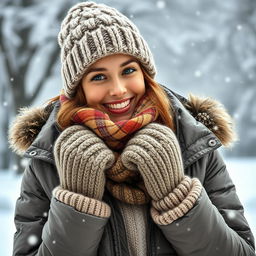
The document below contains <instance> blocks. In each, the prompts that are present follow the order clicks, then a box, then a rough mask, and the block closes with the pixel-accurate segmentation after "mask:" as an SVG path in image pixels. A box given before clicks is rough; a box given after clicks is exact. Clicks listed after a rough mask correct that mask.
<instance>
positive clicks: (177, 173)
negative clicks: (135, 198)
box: [121, 123, 202, 225]
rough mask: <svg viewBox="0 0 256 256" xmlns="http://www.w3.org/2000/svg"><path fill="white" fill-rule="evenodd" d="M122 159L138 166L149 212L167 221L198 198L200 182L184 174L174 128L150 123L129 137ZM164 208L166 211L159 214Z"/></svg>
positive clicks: (178, 214) (185, 210)
mask: <svg viewBox="0 0 256 256" xmlns="http://www.w3.org/2000/svg"><path fill="white" fill-rule="evenodd" d="M121 160H122V162H123V164H124V166H126V167H127V168H128V169H130V170H136V169H138V170H139V172H140V174H141V175H142V177H143V181H144V183H145V187H146V189H147V191H148V193H149V195H150V196H151V198H152V205H153V207H152V209H151V215H152V217H153V219H154V221H155V222H156V223H159V224H163V225H167V224H169V223H171V222H172V221H173V220H174V219H175V218H176V219H177V218H178V217H181V216H183V215H184V214H185V213H186V212H188V210H190V209H191V208H192V207H193V206H194V204H195V202H196V200H197V199H198V197H199V195H200V192H201V188H202V185H201V183H200V181H199V180H198V179H196V178H194V179H192V180H191V178H190V177H188V176H185V175H184V171H183V163H182V157H181V152H180V147H179V143H178V141H177V139H176V136H175V134H174V133H173V131H172V130H171V129H170V128H168V127H166V126H164V125H161V124H157V123H150V124H148V125H147V126H145V127H144V128H142V129H141V130H139V131H138V132H137V133H136V134H135V136H134V137H133V138H132V139H131V140H129V142H128V143H127V145H126V147H125V149H124V151H123V153H122V155H121ZM163 212H167V214H164V215H163V216H161V217H159V216H158V215H161V214H162V213H163Z"/></svg>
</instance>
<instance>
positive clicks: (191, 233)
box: [10, 87, 255, 256]
mask: <svg viewBox="0 0 256 256" xmlns="http://www.w3.org/2000/svg"><path fill="white" fill-rule="evenodd" d="M164 88H165V87H164ZM165 90H166V91H167V93H168V95H169V98H170V100H171V102H172V105H173V111H174V118H175V122H176V127H177V131H176V133H177V138H178V140H179V143H180V146H181V150H182V156H183V161H184V167H185V173H186V175H189V176H191V177H197V178H198V179H199V180H200V181H201V183H202V184H203V187H204V188H203V190H202V193H201V196H200V198H199V199H198V201H197V202H196V204H195V206H194V207H193V208H192V209H191V210H190V211H189V212H188V213H187V214H186V215H185V216H183V217H182V218H180V219H178V220H176V221H175V222H173V223H172V224H170V225H166V226H159V225H156V224H155V223H154V222H153V221H152V219H151V217H150V215H149V214H148V223H149V230H148V232H147V235H148V237H147V239H148V240H147V241H148V243H147V244H148V248H147V251H148V255H180V256H185V255H187V256H214V255H216V256H231V255H232V256H252V255H255V252H254V238H253V235H252V232H251V230H250V228H249V226H248V223H247V221H246V219H245V217H244V210H243V206H242V205H241V203H240V201H239V199H238V196H237V194H236V189H235V186H234V184H233V182H232V180H231V179H230V177H229V174H228V172H227V170H226V166H225V164H224V162H223V160H222V158H221V156H220V154H219V153H218V151H217V150H216V149H217V148H218V147H219V146H220V145H221V142H222V143H224V144H228V143H229V142H230V141H231V139H232V130H231V128H230V126H229V121H228V115H227V113H226V112H225V110H224V109H222V108H221V107H220V106H218V104H217V103H216V102H214V101H210V100H208V99H200V98H196V97H193V98H191V99H190V101H187V100H186V99H184V98H182V97H180V96H179V95H176V94H175V93H173V92H171V91H170V90H169V89H167V88H165ZM58 108H59V103H58V102H57V103H55V104H52V105H50V106H48V107H46V108H44V109H43V108H42V109H40V108H36V109H32V110H31V109H30V110H27V111H25V112H23V113H22V114H21V115H20V116H19V117H18V118H17V119H16V121H15V122H14V124H13V126H12V128H11V131H10V138H11V145H12V147H13V149H14V150H15V151H16V152H18V153H24V152H25V151H26V152H25V157H29V158H30V161H29V163H28V166H27V168H26V170H25V172H24V175H23V180H22V185H21V193H20V197H19V198H18V199H17V203H16V210H15V224H16V228H17V231H16V233H15V235H14V247H13V255H26V256H32V255H38V256H39V255H40V256H50V255H51V256H53V255H54V256H65V255H67V256H85V255H100V256H103V255H104V256H114V255H117V256H126V255H129V251H128V248H127V238H126V234H125V232H124V230H125V227H124V221H123V219H122V215H121V213H120V211H119V209H118V207H117V205H116V202H115V200H113V198H112V197H111V196H110V195H109V194H108V192H107V191H106V192H105V194H104V198H103V200H104V201H105V202H106V203H108V204H109V205H110V207H111V210H112V214H111V217H110V218H109V219H103V218H99V217H96V216H92V215H88V214H85V213H81V212H78V211H76V210H75V209H73V208H72V207H70V206H68V205H65V204H63V203H62V202H60V201H58V200H56V199H55V198H54V197H52V190H53V189H54V188H55V187H56V186H57V185H59V178H58V174H57V171H56V168H55V163H54V158H53V152H52V149H53V145H54V142H55V140H56V138H57V137H58V135H59V133H60V131H58V129H57V126H56V114H57V112H58ZM196 119H197V120H201V121H202V122H204V124H205V125H206V126H208V128H210V129H212V130H214V131H215V134H214V133H213V132H212V131H210V129H208V128H207V127H206V126H205V125H204V124H202V123H201V122H198V121H197V120H196ZM148 213H149V211H148Z"/></svg>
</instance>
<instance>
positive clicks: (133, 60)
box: [85, 59, 138, 75]
mask: <svg viewBox="0 0 256 256" xmlns="http://www.w3.org/2000/svg"><path fill="white" fill-rule="evenodd" d="M131 62H136V63H138V61H137V60H135V59H131V60H127V61H125V62H123V63H122V64H121V65H120V67H124V66H126V65H128V64H130V63H131ZM99 71H107V69H106V68H90V69H89V70H88V71H87V72H86V73H85V75H88V74H89V73H91V72H99Z"/></svg>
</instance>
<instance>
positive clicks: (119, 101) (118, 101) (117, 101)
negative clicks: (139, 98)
mask: <svg viewBox="0 0 256 256" xmlns="http://www.w3.org/2000/svg"><path fill="white" fill-rule="evenodd" d="M132 98H133V97H131V98H126V99H123V100H116V101H111V102H106V103H104V105H105V104H118V103H122V102H124V101H127V100H130V99H132Z"/></svg>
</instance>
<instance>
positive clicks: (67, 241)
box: [13, 160, 108, 256]
mask: <svg viewBox="0 0 256 256" xmlns="http://www.w3.org/2000/svg"><path fill="white" fill-rule="evenodd" d="M39 166H40V167H39ZM35 168H41V169H40V171H45V172H49V171H54V170H53V169H52V170H49V169H50V168H53V166H52V165H51V164H48V163H46V162H42V161H40V160H31V162H30V163H29V164H28V166H27V168H26V170H25V172H24V175H23V178H22V184H21V192H20V197H19V198H18V199H17V202H16V209H15V225H16V230H17V231H16V233H15V234H14V244H13V255H26V256H32V255H36V256H59V255H61V256H65V255H68V256H73V255H76V256H77V255H97V251H98V247H99V243H100V241H101V237H102V234H103V231H104V227H105V225H106V223H107V221H108V219H107V218H100V217H97V216H93V215H88V214H85V213H81V212H78V211H76V210H75V209H74V208H73V207H71V206H68V205H66V204H64V203H62V202H60V201H58V200H57V199H56V198H54V197H51V194H50V195H47V193H46V190H45V189H44V188H43V186H42V185H41V184H42V183H41V181H40V180H39V179H38V177H37V176H36V175H35V172H34V170H35ZM42 169H44V170H42ZM35 171H36V170H35ZM40 178H42V177H40ZM44 185H46V186H47V184H44ZM49 196H50V197H49Z"/></svg>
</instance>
